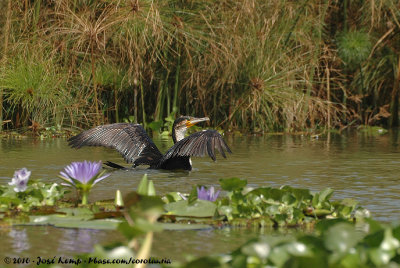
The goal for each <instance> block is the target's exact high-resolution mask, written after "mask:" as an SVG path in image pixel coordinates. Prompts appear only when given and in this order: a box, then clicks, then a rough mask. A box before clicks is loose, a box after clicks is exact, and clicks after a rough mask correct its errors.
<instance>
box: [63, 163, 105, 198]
mask: <svg viewBox="0 0 400 268" xmlns="http://www.w3.org/2000/svg"><path fill="white" fill-rule="evenodd" d="M100 170H101V161H100V162H90V161H83V162H72V163H71V164H70V165H68V166H66V167H65V168H64V171H61V172H60V175H59V177H60V178H61V179H63V180H64V181H65V182H66V183H67V185H68V186H73V187H75V188H76V189H78V190H79V192H80V194H81V195H82V204H87V199H88V194H89V191H90V189H91V188H92V186H93V185H95V184H96V183H98V182H100V181H102V180H104V179H105V178H107V177H108V176H110V174H105V175H104V173H105V171H104V170H103V171H100Z"/></svg>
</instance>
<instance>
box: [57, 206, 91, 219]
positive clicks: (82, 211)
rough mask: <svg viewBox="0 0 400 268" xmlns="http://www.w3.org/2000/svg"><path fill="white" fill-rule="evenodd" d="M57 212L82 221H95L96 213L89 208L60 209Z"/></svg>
mask: <svg viewBox="0 0 400 268" xmlns="http://www.w3.org/2000/svg"><path fill="white" fill-rule="evenodd" d="M57 212H61V213H65V214H66V216H73V217H76V218H80V219H82V220H89V219H93V216H94V213H93V211H91V210H90V209H89V208H85V207H78V208H60V209H57Z"/></svg>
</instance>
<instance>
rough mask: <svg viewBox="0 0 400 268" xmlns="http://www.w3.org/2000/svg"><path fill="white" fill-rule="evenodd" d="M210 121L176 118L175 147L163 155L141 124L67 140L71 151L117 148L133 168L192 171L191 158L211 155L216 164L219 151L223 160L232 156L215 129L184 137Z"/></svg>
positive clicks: (108, 128) (110, 127)
mask: <svg viewBox="0 0 400 268" xmlns="http://www.w3.org/2000/svg"><path fill="white" fill-rule="evenodd" d="M209 120H210V119H209V118H208V117H204V118H195V117H190V116H181V117H179V118H177V119H176V120H175V121H174V124H173V126H172V139H173V141H174V145H173V146H172V147H171V148H170V149H169V150H168V151H167V152H166V153H165V154H164V155H163V154H162V153H161V152H160V150H158V148H157V146H156V145H155V144H154V143H153V141H152V140H151V139H150V137H149V136H148V135H147V133H146V131H145V130H144V128H143V127H142V126H141V125H139V124H130V123H115V124H108V125H102V126H97V127H95V128H92V129H89V130H86V131H83V132H82V133H80V134H78V135H76V136H74V137H72V138H70V139H69V140H68V141H69V145H70V146H71V147H72V148H81V147H82V146H104V147H109V148H114V149H116V150H117V151H118V152H119V153H120V154H121V155H122V156H123V157H124V159H125V161H126V162H128V163H131V164H133V167H137V166H139V165H149V166H150V167H149V168H151V169H167V170H174V169H183V170H192V163H191V160H190V157H191V156H205V155H206V154H208V155H209V156H210V157H211V158H212V159H213V160H214V161H215V159H216V157H215V151H216V150H217V151H218V152H220V153H221V155H222V156H223V157H224V158H226V155H225V151H226V152H228V153H232V152H231V150H230V149H229V147H228V145H227V144H226V143H225V141H224V140H223V139H222V136H221V135H220V134H219V133H218V132H217V131H216V130H212V129H209V130H203V131H199V132H196V133H193V134H192V135H190V136H187V137H185V133H186V131H187V130H188V128H190V127H191V126H194V125H195V124H197V123H200V122H204V121H209ZM105 164H106V165H108V166H110V167H114V168H124V167H122V166H120V165H118V164H115V163H112V162H106V163H105Z"/></svg>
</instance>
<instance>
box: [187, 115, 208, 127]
mask: <svg viewBox="0 0 400 268" xmlns="http://www.w3.org/2000/svg"><path fill="white" fill-rule="evenodd" d="M204 121H210V118H208V117H203V118H195V117H193V118H191V119H190V120H187V121H186V127H187V128H190V127H192V126H194V125H196V124H197V123H200V122H204Z"/></svg>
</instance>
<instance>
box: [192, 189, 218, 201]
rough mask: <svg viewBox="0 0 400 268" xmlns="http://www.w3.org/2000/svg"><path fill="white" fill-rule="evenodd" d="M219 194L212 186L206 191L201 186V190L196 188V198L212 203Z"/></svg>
mask: <svg viewBox="0 0 400 268" xmlns="http://www.w3.org/2000/svg"><path fill="white" fill-rule="evenodd" d="M219 192H220V191H219V190H218V191H217V192H215V189H214V186H211V187H210V189H208V190H207V189H206V188H204V186H201V188H199V187H197V198H198V199H200V200H207V201H211V202H214V201H215V200H217V198H218V195H219Z"/></svg>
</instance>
